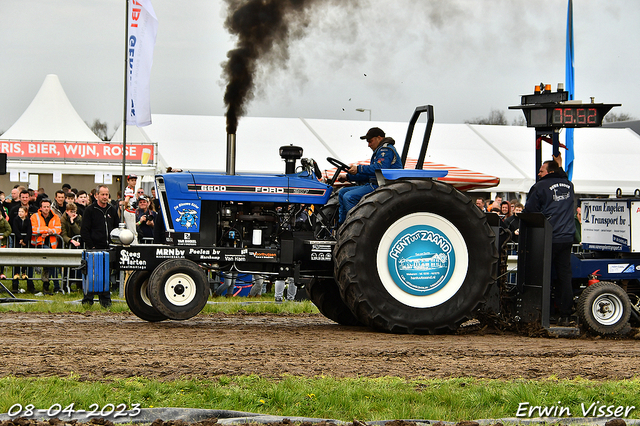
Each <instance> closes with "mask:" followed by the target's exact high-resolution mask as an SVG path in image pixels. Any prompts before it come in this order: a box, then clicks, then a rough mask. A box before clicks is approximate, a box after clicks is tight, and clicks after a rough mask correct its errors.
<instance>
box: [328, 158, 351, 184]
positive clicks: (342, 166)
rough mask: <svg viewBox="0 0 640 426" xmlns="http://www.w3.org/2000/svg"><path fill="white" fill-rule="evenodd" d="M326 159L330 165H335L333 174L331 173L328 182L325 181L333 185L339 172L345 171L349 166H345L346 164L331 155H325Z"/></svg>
mask: <svg viewBox="0 0 640 426" xmlns="http://www.w3.org/2000/svg"><path fill="white" fill-rule="evenodd" d="M327 161H328V162H329V163H330V164H331V165H332V166H335V167H337V169H336V172H335V174H334V175H333V177H332V178H331V179H329V182H327V184H328V185H329V186H333V184H334V183H336V180H337V179H338V176H339V175H340V172H342V171H345V172H346V171H347V170H349V166H347V165H346V164H344V163H343V162H342V161H340V160H338V159H336V158H333V157H327Z"/></svg>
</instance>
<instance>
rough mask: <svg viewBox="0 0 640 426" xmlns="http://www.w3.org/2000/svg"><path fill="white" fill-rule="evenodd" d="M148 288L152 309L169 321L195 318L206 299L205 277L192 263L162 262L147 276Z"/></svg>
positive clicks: (207, 294)
mask: <svg viewBox="0 0 640 426" xmlns="http://www.w3.org/2000/svg"><path fill="white" fill-rule="evenodd" d="M149 285H150V290H149V298H150V299H151V303H152V304H153V307H154V308H156V309H157V310H158V311H159V312H160V313H161V314H163V315H166V316H167V318H170V319H173V320H186V319H189V318H191V317H194V316H196V315H197V314H198V313H199V312H200V311H201V310H202V308H204V306H205V305H206V303H207V299H208V298H209V283H208V281H207V276H206V274H205V273H204V271H203V270H202V268H200V267H199V266H198V265H197V264H196V263H195V262H192V261H190V260H187V259H170V260H166V261H164V262H162V263H161V264H160V265H159V266H158V267H157V268H156V269H155V270H154V271H153V272H152V273H151V277H149Z"/></svg>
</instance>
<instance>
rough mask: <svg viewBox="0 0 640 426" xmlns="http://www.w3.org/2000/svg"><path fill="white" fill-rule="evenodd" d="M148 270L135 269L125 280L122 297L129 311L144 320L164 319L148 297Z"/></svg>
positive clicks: (155, 320)
mask: <svg viewBox="0 0 640 426" xmlns="http://www.w3.org/2000/svg"><path fill="white" fill-rule="evenodd" d="M150 275H151V273H150V272H149V271H135V272H133V273H132V274H131V275H130V276H129V279H128V280H127V285H126V287H125V290H124V297H125V300H126V301H127V305H128V306H129V309H131V312H133V313H134V314H135V315H136V316H138V318H141V319H143V320H145V321H151V322H157V321H164V320H166V319H167V317H166V316H165V315H163V314H161V313H160V312H159V311H158V310H157V309H156V308H154V307H153V305H152V304H151V300H150V299H149V295H148V291H149V276H150Z"/></svg>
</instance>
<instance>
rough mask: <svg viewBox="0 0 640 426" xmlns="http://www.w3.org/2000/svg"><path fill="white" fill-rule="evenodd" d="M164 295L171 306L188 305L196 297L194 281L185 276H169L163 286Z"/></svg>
mask: <svg viewBox="0 0 640 426" xmlns="http://www.w3.org/2000/svg"><path fill="white" fill-rule="evenodd" d="M164 295H165V296H166V298H167V300H168V301H169V303H171V304H173V305H176V306H185V305H188V304H189V303H191V302H192V301H193V299H195V297H196V284H195V281H194V280H193V279H192V278H191V277H190V276H189V275H187V274H174V275H171V276H170V277H169V279H167V281H166V282H165V284H164Z"/></svg>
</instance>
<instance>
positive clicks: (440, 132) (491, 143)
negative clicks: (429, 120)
mask: <svg viewBox="0 0 640 426" xmlns="http://www.w3.org/2000/svg"><path fill="white" fill-rule="evenodd" d="M152 121H153V124H151V125H150V126H147V127H144V128H140V129H136V128H132V127H130V126H129V127H127V129H128V130H127V140H128V141H132V142H149V141H152V142H156V143H157V144H158V164H159V168H160V169H161V170H162V169H163V168H165V167H167V166H171V167H174V168H181V169H183V170H209V171H212V170H218V171H224V170H225V167H226V149H227V148H226V123H225V118H224V117H213V116H181V115H165V114H153V115H152ZM374 125H375V126H378V127H380V128H382V129H383V130H384V131H385V132H386V133H387V135H388V136H391V137H393V138H394V139H395V140H396V147H397V148H398V150H399V151H400V152H402V147H403V144H404V139H405V135H406V132H407V123H404V122H375V123H371V122H367V121H348V120H321V119H303V118H260V117H244V118H242V119H241V121H240V124H239V126H238V133H237V162H236V171H237V172H253V173H255V172H260V173H282V172H283V171H284V163H283V161H282V160H281V159H280V157H279V155H278V149H279V147H280V146H283V145H289V144H293V145H297V146H300V147H302V148H303V149H304V157H310V158H314V159H315V160H316V161H317V162H318V164H319V165H320V168H321V169H328V168H330V167H331V166H330V165H329V163H328V162H327V161H326V157H336V158H338V159H340V160H341V161H343V162H345V163H355V162H358V161H360V160H362V159H364V158H369V157H370V156H371V150H370V149H369V148H368V147H367V144H366V143H365V142H363V141H362V140H360V136H361V135H364V134H365V133H366V131H367V130H368V129H369V127H372V126H374ZM425 126H426V125H425V123H418V124H416V128H415V132H414V136H413V142H412V145H411V149H410V150H409V157H413V158H418V157H419V150H420V145H421V142H422V137H423V134H424V130H425ZM129 129H132V130H129ZM120 132H121V130H120V129H118V133H120ZM137 133H139V135H138V136H135V135H136V134H137ZM138 138H139V139H138ZM114 140H115V139H114ZM120 140H121V136H120ZM563 141H564V136H561V142H563ZM543 158H549V159H550V158H551V146H550V145H547V144H544V146H543ZM637 158H640V135H638V134H636V133H635V132H633V131H631V130H629V129H615V128H595V129H594V128H590V129H576V130H575V163H574V174H573V182H574V185H575V188H576V192H577V193H580V194H608V195H611V194H614V193H615V191H616V188H621V189H622V190H623V193H625V194H626V193H633V191H634V190H635V189H636V188H638V187H640V168H638V167H636V164H635V161H636V160H635V159H637ZM425 160H426V161H431V162H434V163H443V164H448V165H451V166H455V167H460V168H464V169H469V170H472V171H474V172H478V173H482V174H486V175H490V176H497V177H498V178H500V184H499V185H498V186H497V187H495V188H492V189H491V191H493V192H527V191H528V190H529V189H530V188H531V186H532V185H533V184H534V183H535V178H536V174H537V170H536V166H535V130H534V129H530V128H527V127H523V126H485V125H469V124H442V123H435V124H434V126H433V131H432V134H431V140H430V142H429V148H428V150H427V157H426V159H425Z"/></svg>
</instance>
